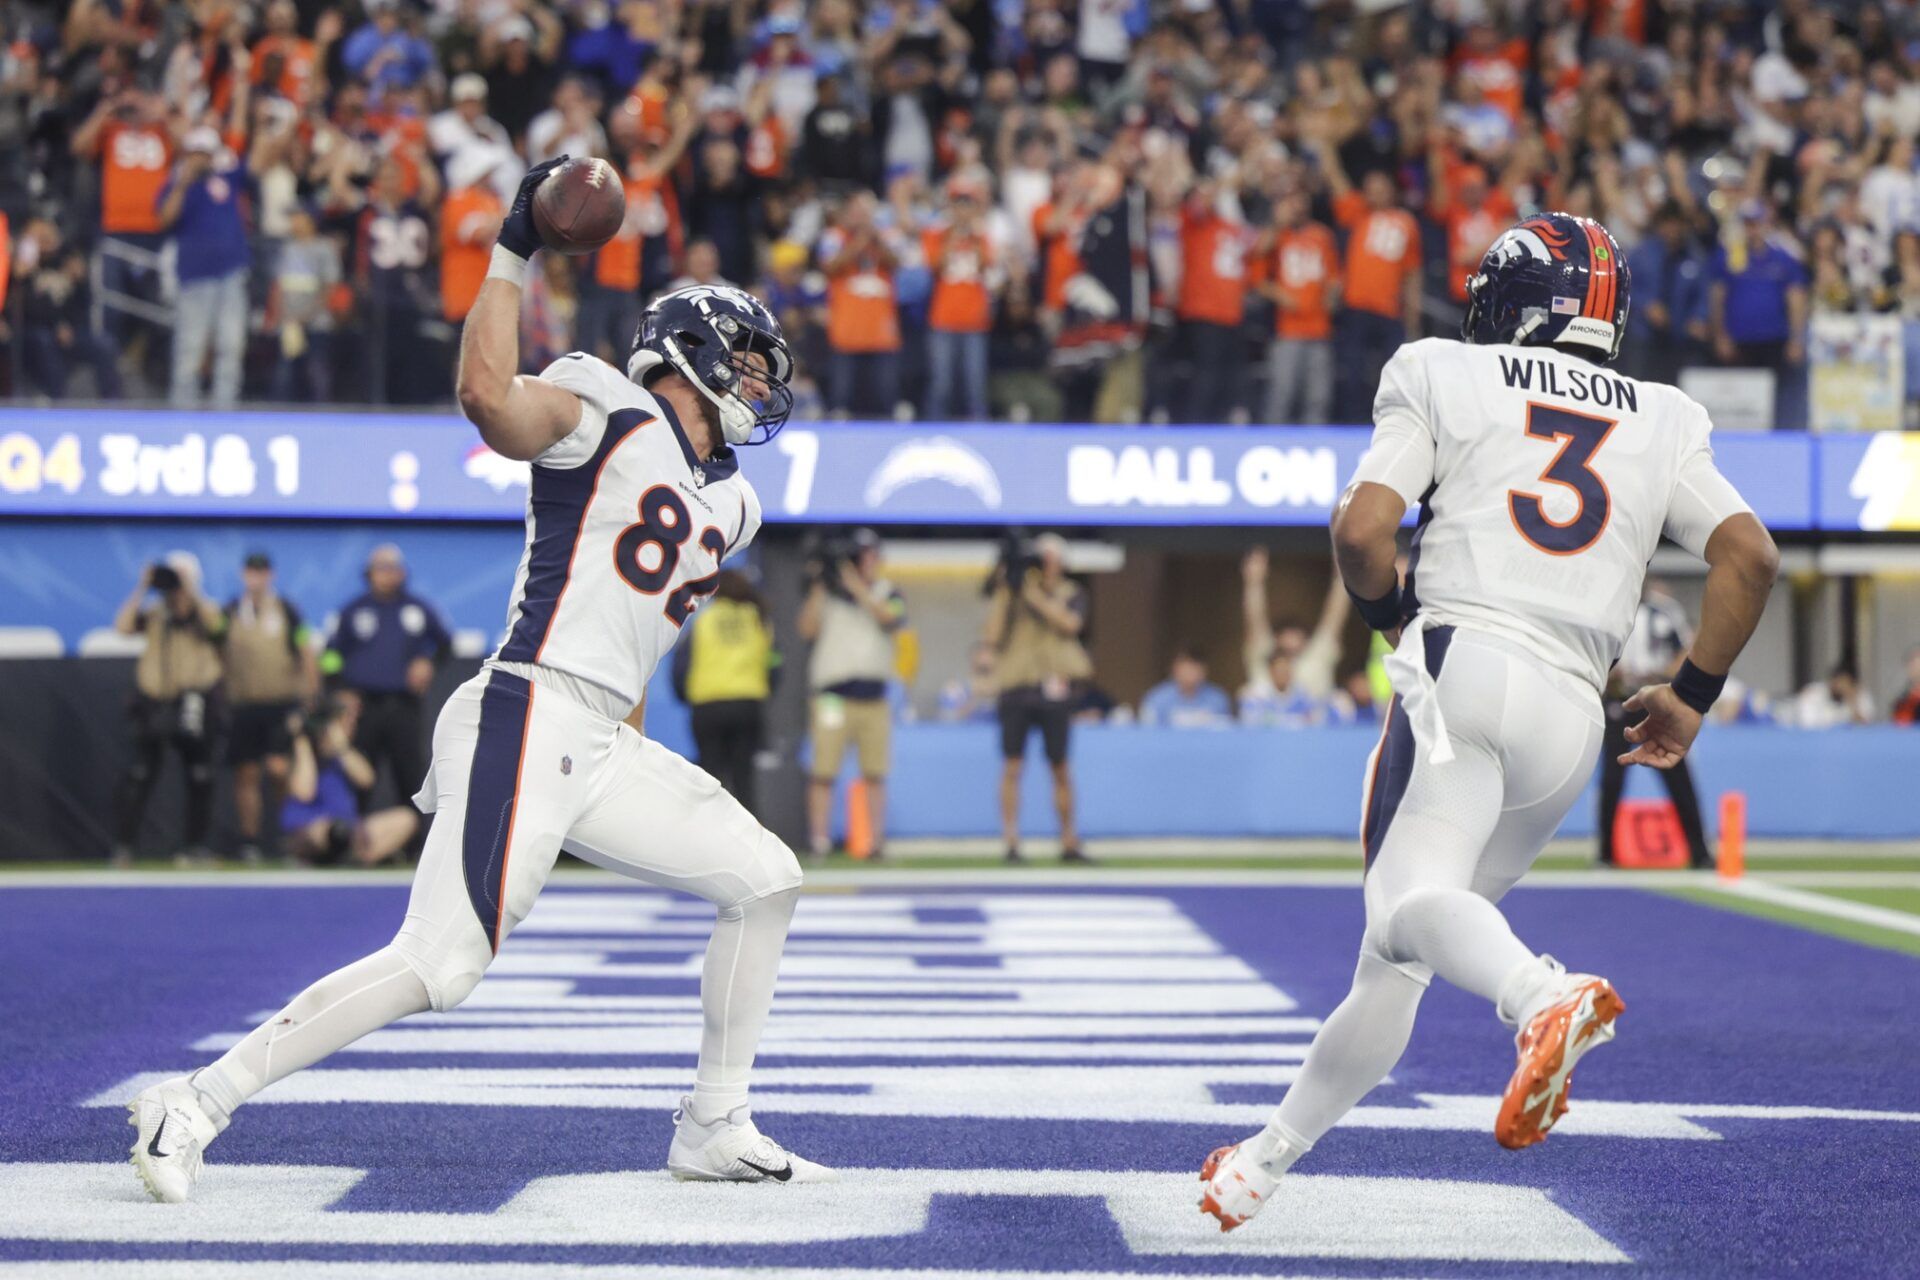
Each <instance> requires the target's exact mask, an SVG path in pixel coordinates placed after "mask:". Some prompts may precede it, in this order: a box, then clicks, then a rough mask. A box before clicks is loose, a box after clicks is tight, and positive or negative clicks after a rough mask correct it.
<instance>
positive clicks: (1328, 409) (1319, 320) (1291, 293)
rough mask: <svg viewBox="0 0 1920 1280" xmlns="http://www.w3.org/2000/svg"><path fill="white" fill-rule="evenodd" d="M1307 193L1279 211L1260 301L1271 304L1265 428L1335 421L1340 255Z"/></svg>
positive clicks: (1287, 200)
mask: <svg viewBox="0 0 1920 1280" xmlns="http://www.w3.org/2000/svg"><path fill="white" fill-rule="evenodd" d="M1308 209H1309V206H1308V203H1307V197H1306V195H1305V193H1304V192H1300V191H1292V192H1289V193H1287V194H1286V195H1284V196H1282V197H1281V198H1280V201H1279V204H1278V205H1277V206H1276V208H1275V211H1274V212H1275V226H1274V236H1273V243H1272V245H1271V248H1270V250H1269V252H1268V253H1267V254H1265V255H1264V256H1263V257H1264V261H1263V264H1262V265H1263V268H1264V269H1263V280H1262V283H1261V286H1260V291H1261V293H1263V294H1265V295H1266V296H1267V297H1268V298H1270V299H1271V300H1272V301H1273V339H1274V340H1273V347H1272V349H1271V351H1269V353H1268V355H1267V404H1266V420H1267V421H1268V422H1280V423H1306V424H1319V423H1323V422H1326V421H1328V420H1329V419H1330V418H1331V416H1332V414H1333V317H1334V313H1335V312H1336V311H1337V310H1338V309H1339V306H1340V255H1339V251H1338V250H1337V249H1336V248H1335V246H1334V242H1333V232H1332V231H1331V230H1330V229H1329V228H1328V227H1327V226H1326V225H1325V224H1324V223H1319V222H1315V221H1313V219H1312V218H1311V217H1309V216H1308Z"/></svg>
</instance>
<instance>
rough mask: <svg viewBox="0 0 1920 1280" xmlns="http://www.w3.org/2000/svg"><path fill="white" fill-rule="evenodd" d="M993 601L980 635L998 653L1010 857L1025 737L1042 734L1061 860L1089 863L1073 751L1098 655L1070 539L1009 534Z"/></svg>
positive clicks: (1015, 853) (1016, 846)
mask: <svg viewBox="0 0 1920 1280" xmlns="http://www.w3.org/2000/svg"><path fill="white" fill-rule="evenodd" d="M987 589H988V591H989V592H990V593H991V599H990V600H989V602H988V605H987V625H986V629H985V631H984V633H983V635H982V637H981V638H982V639H983V640H984V641H985V643H986V644H988V645H990V646H992V647H993V649H994V651H995V653H996V654H997V655H998V657H997V660H996V664H995V666H996V671H995V674H996V675H997V677H998V679H999V682H1000V754H1001V757H1002V760H1003V764H1002V766H1001V772H1000V826H1001V830H1002V832H1003V834H1004V835H1005V837H1006V841H1007V861H1008V862H1021V861H1024V859H1023V858H1022V857H1021V855H1020V773H1021V769H1022V767H1023V766H1024V764H1025V761H1026V756H1027V739H1028V738H1030V737H1032V736H1033V731H1034V730H1035V729H1038V730H1039V731H1040V742H1041V745H1042V747H1043V748H1044V749H1045V751H1046V753H1047V766H1048V767H1049V768H1050V769H1051V770H1052V771H1053V807H1054V811H1055V812H1056V813H1057V814H1058V815H1059V818H1060V860H1061V861H1062V862H1088V861H1091V859H1089V858H1088V857H1087V855H1086V853H1085V852H1084V851H1083V850H1082V849H1081V848H1080V831H1079V828H1078V827H1077V826H1076V825H1075V822H1074V811H1073V774H1072V772H1071V771H1070V769H1069V768H1068V765H1067V751H1068V746H1069V740H1070V734H1071V730H1072V725H1073V713H1074V709H1075V708H1076V707H1077V706H1078V705H1079V702H1080V699H1081V697H1082V696H1083V695H1084V694H1085V693H1086V691H1087V686H1088V684H1089V682H1090V681H1091V680H1092V678H1093V660H1092V659H1091V658H1089V657H1088V656H1087V650H1086V647H1085V646H1084V645H1082V644H1081V643H1080V633H1081V632H1082V631H1083V630H1085V629H1086V619H1087V593H1086V591H1085V590H1084V589H1083V588H1082V587H1081V586H1080V585H1079V584H1078V583H1076V582H1074V581H1073V580H1072V579H1071V578H1069V577H1067V544H1066V540H1065V539H1063V538H1061V537H1060V536H1059V535H1058V534H1051V533H1049V534H1043V535H1041V536H1040V537H1038V538H1035V539H1034V540H1033V541H1032V542H1031V543H1028V542H1026V541H1025V540H1024V539H1019V538H1013V539H1009V541H1008V543H1007V546H1006V548H1005V550H1004V551H1003V552H1002V554H1001V558H1000V563H999V565H998V566H997V567H995V569H994V571H993V575H992V576H991V577H990V578H988V580H987Z"/></svg>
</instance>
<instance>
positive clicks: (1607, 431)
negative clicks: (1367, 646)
mask: <svg viewBox="0 0 1920 1280" xmlns="http://www.w3.org/2000/svg"><path fill="white" fill-rule="evenodd" d="M1630 287H1631V280H1630V277H1629V276H1628V273H1627V267H1626V263H1625V262H1623V261H1622V260H1621V257H1620V248H1619V246H1618V245H1617V244H1615V243H1614V239H1613V237H1612V236H1611V235H1610V234H1608V232H1607V230H1606V229H1605V228H1604V227H1602V226H1600V225H1599V224H1598V223H1596V222H1593V221H1591V220H1589V219H1586V218H1576V217H1572V216H1569V215H1567V214H1560V213H1552V214H1545V215H1542V216H1539V217H1534V218H1529V219H1527V220H1526V221H1524V222H1521V223H1520V224H1519V225H1517V226H1515V227H1513V228H1511V229H1510V230H1508V231H1506V232H1505V233H1504V234H1502V236H1501V237H1500V239H1499V240H1498V241H1496V242H1495V243H1494V245H1493V247H1492V248H1491V249H1490V250H1488V252H1487V255H1486V258H1485V259H1484V261H1483V262H1482V263H1481V266H1480V272H1479V274H1477V275H1476V276H1474V277H1473V278H1472V279H1471V280H1470V281H1469V282H1468V288H1469V293H1470V298H1471V301H1470V305H1469V307H1468V310H1467V318H1466V323H1465V325H1464V327H1463V336H1464V337H1465V339H1466V342H1465V343H1464V344H1463V343H1460V342H1454V341H1450V340H1445V339H1428V340H1426V341H1423V342H1415V343H1412V344H1410V345H1408V346H1404V347H1401V348H1400V350H1399V352H1398V353H1397V354H1396V355H1395V356H1394V357H1393V360H1392V361H1391V362H1390V363H1389V364H1388V365H1387V368H1386V370H1385V371H1384V373H1383V374H1382V375H1381V379H1380V388H1379V394H1378V396H1377V398H1376V399H1375V401H1374V435H1373V445H1372V448H1371V449H1370V450H1369V451H1368V452H1367V455H1366V457H1365V458H1364V459H1363V460H1362V461H1361V463H1360V467H1359V470H1358V473H1357V474H1356V477H1355V479H1354V483H1353V485H1352V486H1351V487H1350V488H1349V489H1348V490H1347V492H1346V494H1345V495H1344V496H1343V497H1342V498H1341V501H1340V504H1339V507H1338V509H1337V510H1336V511H1335V513H1334V517H1333V542H1334V550H1335V554H1336V556H1337V558H1338V561H1339V565H1340V572H1341V574H1342V576H1343V577H1344V578H1345V580H1346V585H1347V590H1348V592H1349V593H1351V594H1352V596H1353V598H1354V601H1355V604H1356V607H1357V609H1358V610H1359V612H1360V614H1361V616H1362V617H1364V618H1365V619H1366V620H1367V622H1368V624H1369V625H1371V626H1372V627H1373V628H1374V629H1376V630H1379V631H1382V632H1385V633H1386V634H1387V635H1388V637H1389V639H1395V640H1396V642H1397V647H1396V648H1395V650H1394V652H1393V654H1392V655H1391V656H1390V657H1389V659H1388V661H1387V669H1388V673H1389V674H1390V676H1391V677H1392V680H1393V687H1394V693H1395V697H1394V700H1393V702H1392V704H1391V705H1390V706H1389V708H1388V712H1387V723H1386V727H1385V732H1384V734H1383V736H1382V739H1381V743H1380V746H1379V747H1378V748H1376V750H1375V752H1374V755H1373V758H1372V760H1371V761H1370V762H1369V765H1368V777H1367V783H1366V799H1365V804H1364V808H1365V813H1364V817H1363V825H1362V840H1363V842H1364V844H1365V846H1366V865H1367V871H1366V879H1365V900H1366V911H1367V927H1366V933H1365V935H1364V937H1363V938H1362V940H1361V945H1360V961H1359V965H1358V968H1357V969H1356V970H1355V973H1354V979H1353V989H1352V991H1351V992H1350V993H1349V994H1348V996H1347V998H1346V999H1345V1000H1344V1001H1343V1002H1342V1003H1341V1004H1340V1006H1339V1008H1337V1009H1335V1010H1334V1011H1333V1013H1332V1015H1331V1016H1329V1017H1328V1019H1327V1021H1326V1025H1325V1026H1323V1027H1322V1028H1321V1029H1320V1033H1319V1034H1318V1035H1317V1036H1315V1037H1314V1041H1313V1046H1312V1047H1311V1048H1310V1049H1309V1050H1308V1052H1307V1057H1306V1061H1305V1063H1304V1065H1303V1066H1302V1068H1301V1071H1300V1075H1299V1077H1298V1078H1297V1079H1296V1080H1295V1081H1294V1083H1293V1085H1292V1086H1291V1087H1290V1088H1289V1089H1288V1091H1287V1094H1286V1096H1285V1098H1283V1099H1282V1100H1281V1103H1280V1106H1279V1108H1278V1109H1277V1110H1276V1111H1275V1112H1274V1115H1273V1118H1272V1120H1271V1121H1269V1122H1268V1124H1267V1127H1266V1128H1265V1129H1263V1130H1262V1131H1261V1132H1260V1133H1258V1134H1256V1135H1255V1136H1253V1137H1251V1138H1248V1139H1247V1140H1245V1141H1244V1142H1241V1143H1239V1144H1237V1145H1236V1146H1232V1147H1224V1148H1222V1149H1220V1150H1219V1151H1216V1152H1214V1153H1213V1155H1212V1156H1211V1157H1209V1158H1208V1159H1207V1161H1206V1163H1205V1167H1204V1168H1203V1170H1202V1172H1201V1179H1202V1182H1203V1184H1204V1189H1203V1192H1202V1195H1201V1201H1200V1205H1201V1209H1202V1210H1203V1211H1204V1212H1206V1213H1209V1214H1211V1215H1213V1216H1214V1217H1215V1218H1217V1219H1218V1220H1219V1222H1220V1228H1221V1230H1223V1231H1226V1230H1231V1229H1233V1228H1234V1227H1237V1226H1239V1225H1241V1224H1242V1223H1244V1222H1246V1221H1247V1219H1249V1218H1251V1217H1252V1216H1253V1215H1254V1214H1255V1213H1257V1212H1259V1210H1260V1209H1261V1208H1262V1207H1263V1206H1264V1205H1265V1204H1266V1202H1267V1200H1268V1199H1269V1198H1270V1197H1271V1195H1272V1193H1273V1191H1274V1189H1275V1186H1276V1183H1277V1180H1278V1179H1279V1177H1280V1176H1281V1175H1282V1174H1283V1173H1285V1171H1286V1170H1287V1169H1288V1168H1289V1167H1290V1166H1292V1165H1293V1163H1294V1162H1295V1161H1297V1160H1298V1159H1300V1158H1301V1157H1302V1156H1304V1155H1305V1154H1306V1153H1307V1152H1308V1151H1309V1150H1311V1149H1312V1147H1313V1145H1314V1143H1316V1142H1318V1141H1319V1140H1320V1137H1321V1135H1322V1134H1324V1133H1325V1132H1326V1131H1327V1130H1328V1129H1330V1128H1332V1127H1333V1125H1334V1124H1335V1123H1336V1122H1337V1121H1338V1120H1339V1119H1340V1118H1341V1117H1342V1116H1343V1115H1345V1114H1346V1113H1347V1112H1348V1111H1349V1110H1350V1109H1351V1108H1352V1107H1353V1106H1354V1104H1355V1103H1357V1102H1359V1100H1360V1099H1361V1097H1362V1096H1363V1095H1365V1094H1366V1093H1367V1091H1368V1090H1370V1089H1372V1088H1373V1086H1374V1085H1376V1084H1378V1083H1379V1082H1380V1080H1381V1079H1382V1078H1384V1077H1385V1076H1386V1074H1387V1072H1388V1071H1389V1070H1390V1069H1391V1068H1392V1067H1393V1065H1394V1063H1395V1062H1397V1061H1398V1060H1399V1058H1400V1055H1401V1053H1402V1052H1404V1051H1405V1049H1406V1046H1407V1038H1408V1036H1409V1035H1410V1034H1411V1032H1412V1029H1413V1019H1414V1013H1415V1011H1416V1010H1417V1009H1418V1007H1419V1003H1420V996H1421V994H1422V993H1423V992H1424V991H1425V990H1426V987H1427V984H1428V983H1429V982H1430V981H1431V980H1432V978H1433V975H1434V974H1436V973H1437V974H1439V975H1440V976H1441V977H1443V978H1445V979H1446V980H1447V981H1448V982H1451V983H1452V984H1453V985H1455V986H1457V987H1460V988H1461V989H1463V990H1466V991H1471V992H1473V993H1475V994H1476V995H1479V996H1482V997H1484V998H1485V999H1487V1000H1488V1001H1490V1002H1492V1004H1493V1006H1494V1008H1495V1010H1496V1011H1497V1012H1498V1014H1499V1017H1500V1019H1501V1020H1502V1021H1503V1022H1505V1023H1506V1024H1507V1025H1508V1026H1511V1027H1514V1028H1515V1029H1516V1037H1515V1040H1516V1045H1517V1048H1518V1055H1519V1062H1518V1065H1517V1067H1516V1069H1515V1071H1514V1074H1513V1077H1512V1080H1511V1081H1510V1082H1509V1084H1508V1086H1507V1091H1506V1096H1505V1098H1504V1100H1503V1101H1502V1104H1501V1107H1500V1110H1499V1113H1498V1116H1497V1118H1496V1120H1495V1125H1494V1133H1495V1137H1496V1138H1497V1139H1498V1140H1499V1142H1500V1143H1501V1144H1502V1145H1503V1146H1507V1147H1513V1148H1517V1147H1524V1146H1527V1145H1530V1144H1531V1143H1534V1142H1538V1141H1539V1140H1540V1139H1541V1138H1543V1137H1544V1136H1546V1133H1547V1131H1548V1130H1549V1129H1550V1128H1552V1126H1553V1124H1554V1121H1555V1120H1557V1119H1558V1118H1559V1117H1560V1115H1561V1114H1562V1113H1563V1112H1564V1111H1565V1110H1566V1105H1567V1104H1566V1090H1567V1083H1568V1078H1569V1076H1570V1075H1571V1073H1572V1070H1573V1066H1574V1063H1575V1062H1576V1061H1578V1060H1579V1058H1580V1056H1581V1055H1582V1054H1583V1053H1585V1052H1586V1051H1587V1050H1588V1049H1591V1048H1592V1047H1594V1046H1595V1045H1597V1044H1601V1043H1603V1042H1605V1041H1607V1040H1609V1039H1611V1038H1612V1036H1613V1022H1614V1019H1615V1018H1616V1017H1617V1016H1618V1015H1619V1014H1620V1012H1621V1010H1622V1008H1623V1007H1624V1006H1623V1004H1622V1002H1621V999H1620V997H1619V995H1618V994H1617V993H1616V992H1615V991H1614V990H1613V988H1612V986H1611V985H1609V984H1608V982H1607V980H1606V979H1604V978H1599V977H1593V976H1590V975H1586V974H1569V973H1567V972H1566V971H1565V969H1564V968H1562V967H1561V965H1559V964H1558V963H1556V962H1555V961H1554V960H1552V959H1551V958H1549V957H1547V956H1544V955H1536V954H1535V953H1534V952H1533V951H1531V950H1529V949H1528V948H1527V947H1526V946H1525V945H1524V944H1522V943H1521V942H1520V940H1519V939H1518V938H1516V937H1515V936H1514V933H1513V930H1512V929H1511V928H1510V927H1509V926H1508V924H1507V921H1506V918H1505V917H1504V916H1502V915H1501V913H1500V910H1499V908H1498V907H1497V906H1495V905H1494V904H1495V903H1497V902H1499V901H1500V899H1501V897H1502V896H1503V895H1504V894H1505V893H1506V892H1507V890H1508V889H1510V888H1512V887H1513V884H1514V882H1515V881H1517V880H1519V878H1520V877H1521V876H1522V875H1524V874H1525V873H1526V871H1527V868H1528V867H1529V866H1531V865H1532V863H1533V860H1534V858H1535V857H1536V856H1538V854H1539V852H1540V850H1541V848H1542V847H1543V846H1544V845H1545V844H1546V841H1547V839H1548V838H1549V837H1550V836H1552V835H1553V833H1554V831H1555V829H1557V828H1558V827H1559V825H1560V820H1561V818H1563V817H1564V816H1565V815H1566V812H1567V810H1568V808H1569V807H1570V806H1571V805H1572V804H1573V802H1574V800H1575V798H1576V797H1577V796H1578V795H1579V794H1580V792H1581V790H1582V788H1583V787H1584V786H1585V784H1586V781H1587V777H1588V775H1589V774H1590V773H1591V772H1592V770H1593V765H1594V761H1595V759H1596V756H1597V753H1598V751H1599V747H1600V741H1601V733H1602V723H1603V722H1602V718H1601V710H1600V691H1601V688H1602V686H1603V685H1604V683H1605V679H1606V672H1607V668H1608V667H1609V666H1611V665H1612V663H1613V662H1614V660H1615V659H1616V658H1617V657H1618V656H1619V653H1620V649H1621V646H1622V645H1623V644H1624V643H1625V641H1626V638H1627V633H1628V632H1629V631H1630V630H1631V629H1632V626H1633V618H1634V610H1635V606H1636V604H1637V602H1638V601H1639V598H1640V584H1641V579H1642V578H1643V577H1644V576H1645V573H1646V565H1647V561H1648V559H1649V558H1650V557H1651V556H1652V555H1653V552H1654V548H1655V547H1656V546H1657V545H1658V544H1659V541H1660V538H1661V535H1662V534H1665V535H1666V536H1667V537H1669V538H1671V539H1672V540H1673V541H1675V542H1677V543H1678V544H1679V545H1680V546H1682V547H1684V548H1686V549H1687V550H1688V551H1690V552H1692V553H1693V554H1695V555H1698V556H1701V557H1702V558H1704V559H1705V560H1706V562H1707V564H1708V566H1709V567H1708V571H1707V580H1706V598H1705V604H1704V606H1703V608H1702V610H1701V620H1700V631H1699V634H1698V636H1696V637H1695V639H1694V642H1693V645H1692V648H1691V650H1690V652H1689V654H1688V657H1687V660H1686V661H1685V662H1684V663H1683V665H1682V666H1681V669H1680V671H1679V673H1678V674H1677V675H1676V676H1675V677H1674V679H1673V681H1672V683H1671V684H1663V685H1653V686H1649V687H1648V688H1646V689H1643V690H1642V691H1641V692H1640V693H1639V694H1637V695H1636V696H1635V697H1634V698H1633V699H1632V700H1631V701H1630V702H1629V703H1628V704H1627V705H1628V709H1629V711H1630V712H1633V713H1638V714H1639V715H1640V716H1641V717H1642V718H1641V719H1640V721H1639V723H1638V724H1637V725H1635V726H1634V727H1631V728H1629V729H1628V730H1627V739H1628V742H1629V743H1630V744H1631V745H1632V749H1631V750H1630V751H1629V752H1627V754H1626V755H1624V756H1623V757H1622V759H1623V760H1625V761H1628V762H1630V763H1635V764H1647V765H1652V766H1654V767H1656V768H1668V767H1671V766H1672V765H1674V764H1676V763H1678V762H1679V761H1680V759H1681V758H1682V757H1683V756H1684V755H1685V754H1686V752H1687V749H1688V747H1689V746H1690V745H1691V744H1692V742H1693V738H1694V735H1695V734H1696V733H1697V732H1698V731H1699V728H1700V722H1701V717H1702V716H1703V715H1704V714H1705V712H1706V711H1707V709H1708V708H1709V707H1711V706H1712V705H1713V702H1714V699H1715V697H1716V696H1717V695H1718V693H1719V690H1720V687H1721V685H1722V683H1723V682H1724V681H1725V680H1726V676H1727V670H1728V668H1729V667H1730V666H1731V665H1732V663H1733V660H1734V658H1735V657H1736V656H1738V654H1739V653H1740V650H1741V648H1742V647H1744V646H1745V644H1746V642H1747V639H1748V638H1749V637H1750V636H1751V635H1752V634H1753V629H1754V627H1755V625H1756V624H1757V623H1758V622H1759V619H1760V613H1761V610H1762V609H1763V608H1764V607H1765V604H1766V599H1767V594H1768V591H1769V590H1770V588H1771V587H1772V585H1773V580H1774V575H1775V573H1776V571H1777V569H1778V566H1779V555H1778V553H1777V552H1776V551H1775V549H1774V545H1773V540H1772V539H1771V538H1770V537H1769V536H1768V534H1767V531H1766V529H1765V528H1764V527H1763V526H1762V525H1761V524H1760V522H1759V520H1757V519H1755V518H1754V515H1753V513H1752V512H1751V511H1750V510H1748V508H1747V505H1746V503H1744V502H1743V501H1741V499H1740V495H1739V494H1738V493H1736V492H1735V491H1734V489H1733V486H1732V485H1730V484H1728V483H1727V481H1726V480H1725V479H1724V478H1723V477H1722V476H1721V475H1720V473H1719V472H1718V471H1717V470H1716V469H1715V467H1714V465H1713V451H1712V449H1711V447H1710V446H1709V444H1708V439H1707V436H1708V430H1709V423H1708V420H1707V414H1706V411H1705V410H1703V409H1702V408H1701V407H1700V406H1699V405H1698V404H1695V403H1694V402H1693V401H1692V400H1690V399H1688V398H1687V396H1685V395H1684V394H1682V393H1681V392H1680V391H1678V390H1676V389H1675V388H1673V387H1670V386H1662V385H1655V384H1653V383H1643V382H1638V381H1635V380H1634V379H1631V378H1626V377H1621V376H1619V375H1617V374H1614V373H1610V372H1608V371H1607V369H1606V368H1605V366H1606V364H1607V363H1608V362H1610V361H1611V360H1612V359H1613V358H1614V357H1615V356H1616V355H1617V354H1618V353H1619V349H1620V337H1621V333H1622V330H1623V329H1624V326H1625V324H1626V318H1627V305H1628V294H1629V290H1630ZM1416 503H1417V504H1419V506H1420V517H1419V520H1418V523H1417V525H1416V527H1415V532H1414V534H1413V546H1412V558H1411V562H1410V563H1409V565H1408V568H1407V575H1406V582H1405V584H1404V586H1403V585H1402V584H1401V583H1400V581H1399V579H1398V576H1397V574H1396V572H1395V569H1394V556H1395V533H1396V531H1397V530H1398V528H1399V526H1400V522H1401V520H1402V518H1403V517H1404V516H1405V514H1406V511H1407V509H1408V508H1409V507H1410V506H1412V505H1414V504H1416Z"/></svg>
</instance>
